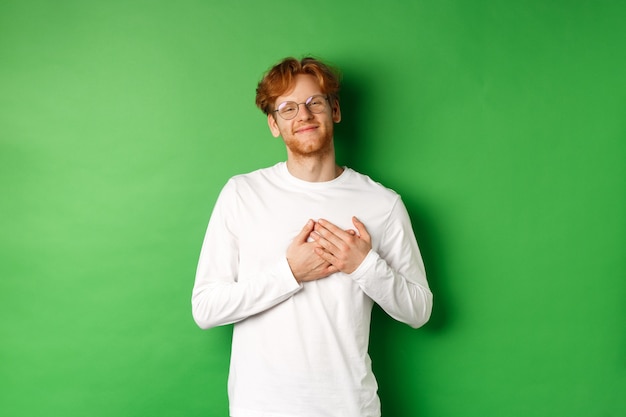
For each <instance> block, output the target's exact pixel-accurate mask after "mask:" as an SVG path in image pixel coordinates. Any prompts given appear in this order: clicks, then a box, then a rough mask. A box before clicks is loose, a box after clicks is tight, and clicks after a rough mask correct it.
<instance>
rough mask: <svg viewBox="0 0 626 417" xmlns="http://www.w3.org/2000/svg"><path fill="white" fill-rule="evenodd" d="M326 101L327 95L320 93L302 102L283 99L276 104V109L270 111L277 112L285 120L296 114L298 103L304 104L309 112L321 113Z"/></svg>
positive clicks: (298, 107) (298, 108)
mask: <svg viewBox="0 0 626 417" xmlns="http://www.w3.org/2000/svg"><path fill="white" fill-rule="evenodd" d="M326 101H328V97H326V96H322V95H316V96H311V97H309V98H307V99H306V101H305V102H304V103H296V102H295V101H285V102H284V103H280V104H279V105H278V109H276V110H274V111H273V112H272V113H278V114H279V115H280V117H282V118H283V119H285V120H291V119H293V118H294V117H296V116H297V115H298V111H299V110H300V104H304V105H305V106H306V108H307V109H308V110H309V111H310V112H311V113H315V114H317V113H321V112H323V111H324V109H326Z"/></svg>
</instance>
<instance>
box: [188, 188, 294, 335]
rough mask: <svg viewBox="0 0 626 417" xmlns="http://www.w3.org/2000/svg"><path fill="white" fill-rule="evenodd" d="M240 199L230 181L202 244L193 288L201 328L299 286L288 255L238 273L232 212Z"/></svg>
mask: <svg viewBox="0 0 626 417" xmlns="http://www.w3.org/2000/svg"><path fill="white" fill-rule="evenodd" d="M236 204H237V193H236V188H235V186H234V183H233V182H232V181H230V182H229V183H227V184H226V186H225V187H224V189H223V190H222V192H221V193H220V196H219V197H218V200H217V202H216V204H215V208H214V209H213V213H212V215H211V219H210V221H209V226H208V228H207V232H206V235H205V238H204V242H203V244H202V250H201V252H200V259H199V262H198V268H197V271H196V278H195V283H194V288H193V293H192V314H193V318H194V320H195V321H196V323H197V324H198V326H200V327H201V328H203V329H207V328H211V327H215V326H220V325H225V324H230V323H235V322H238V321H241V320H243V319H245V318H247V317H249V316H252V315H254V314H257V313H260V312H262V311H265V310H267V309H268V308H271V307H273V306H275V305H277V304H279V303H281V302H282V301H284V300H286V299H288V298H289V297H291V296H292V295H293V294H295V293H296V292H298V291H299V290H300V289H301V285H299V284H298V283H297V282H296V280H295V279H294V277H293V274H292V273H291V269H290V268H289V264H288V263H287V260H286V259H285V258H282V259H277V260H276V262H275V263H274V264H273V266H272V267H270V268H268V269H267V270H264V271H258V272H257V274H256V276H255V277H254V279H250V280H246V281H245V282H241V281H240V280H239V279H238V278H239V241H238V237H237V224H236V223H235V222H234V220H233V219H232V212H233V210H235V208H236Z"/></svg>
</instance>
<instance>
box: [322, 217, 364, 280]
mask: <svg viewBox="0 0 626 417" xmlns="http://www.w3.org/2000/svg"><path fill="white" fill-rule="evenodd" d="M352 223H353V224H354V226H355V227H356V232H355V231H354V230H342V229H340V228H339V227H337V226H335V225H334V224H332V223H331V222H329V221H327V220H324V219H320V220H319V221H318V222H317V223H316V224H315V228H314V231H313V233H311V237H312V238H313V240H314V241H315V242H316V243H318V245H319V247H318V248H316V249H315V252H316V253H317V254H318V255H319V256H320V257H321V258H322V259H324V260H325V261H326V262H328V263H329V264H331V265H333V266H334V267H335V268H337V269H338V270H339V271H341V272H344V273H346V274H351V273H352V272H354V271H355V270H356V269H357V268H358V267H359V265H361V262H363V260H364V259H365V257H366V256H367V254H368V252H369V251H370V249H372V239H371V237H370V235H369V233H367V229H366V228H365V225H364V224H363V223H361V221H360V220H359V219H357V218H356V217H352Z"/></svg>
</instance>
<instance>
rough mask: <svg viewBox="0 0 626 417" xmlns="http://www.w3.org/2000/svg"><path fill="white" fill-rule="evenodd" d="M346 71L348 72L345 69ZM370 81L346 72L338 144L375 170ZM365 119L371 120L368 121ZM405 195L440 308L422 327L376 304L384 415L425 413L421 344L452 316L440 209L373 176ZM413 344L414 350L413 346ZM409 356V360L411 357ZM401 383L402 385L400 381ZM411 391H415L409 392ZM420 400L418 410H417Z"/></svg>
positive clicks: (374, 339)
mask: <svg viewBox="0 0 626 417" xmlns="http://www.w3.org/2000/svg"><path fill="white" fill-rule="evenodd" d="M344 74H347V73H346V72H345V71H344ZM368 85H372V84H371V82H369V81H367V80H363V79H360V78H359V76H358V75H357V74H353V73H350V74H349V76H344V80H343V84H342V90H341V112H342V120H341V123H339V124H338V125H336V128H335V132H336V135H335V146H336V148H337V157H338V162H339V163H340V164H342V165H346V166H349V167H351V168H354V169H355V170H357V171H359V172H361V173H364V174H369V172H368V171H371V170H368V163H367V161H371V160H373V159H375V158H372V157H371V155H368V148H369V147H368V145H367V142H368V140H375V138H371V137H370V136H369V135H367V134H366V132H365V131H363V129H364V128H367V126H368V123H367V120H369V118H371V117H372V115H370V114H368V113H369V112H375V111H376V109H373V108H368V109H364V108H363V106H362V103H370V102H372V100H368V99H367V86H368ZM364 121H365V122H364ZM376 171H377V172H384V167H376ZM373 179H374V180H376V181H380V182H381V183H383V184H384V185H385V186H387V187H390V188H392V189H394V190H395V191H397V192H398V193H399V194H401V195H402V200H403V201H404V204H405V205H406V207H407V210H408V212H409V216H410V217H411V221H412V224H413V230H414V232H415V235H416V237H417V240H418V244H419V247H420V250H421V253H422V257H423V259H424V264H425V266H426V273H427V276H428V282H429V285H430V288H431V290H432V292H433V294H434V308H433V313H432V315H431V318H430V320H429V322H428V323H427V324H426V325H425V326H424V327H423V328H422V329H419V330H414V329H412V328H410V327H409V326H407V325H405V324H403V323H400V322H397V321H395V320H394V319H392V318H390V317H389V316H388V315H387V314H386V313H385V312H384V311H383V310H382V309H381V308H380V307H378V306H375V307H374V310H373V313H372V325H371V337H370V356H371V358H372V366H373V367H374V372H375V374H376V378H377V380H378V384H379V395H380V398H381V402H382V410H383V415H384V416H402V415H414V414H419V408H421V407H419V403H420V398H419V393H420V392H421V390H420V386H422V385H423V384H427V383H428V382H427V381H425V380H423V377H422V376H421V375H418V374H417V372H415V370H416V369H417V368H419V367H418V366H414V365H416V364H417V363H418V362H420V361H422V360H425V361H426V360H428V358H424V357H423V356H422V355H421V354H420V349H419V343H420V340H421V339H423V336H424V334H425V333H428V334H430V335H432V334H433V333H439V332H441V331H443V329H444V327H446V323H447V321H448V311H449V309H448V306H447V305H446V297H445V294H444V292H445V291H444V288H443V285H442V283H441V282H440V276H441V275H440V271H441V270H442V267H443V265H442V260H443V259H444V256H443V253H442V251H443V249H442V248H443V245H442V244H441V242H440V240H439V234H438V233H437V226H436V224H437V223H436V213H434V212H432V211H429V210H428V207H427V204H426V203H420V202H419V200H420V199H419V195H416V191H415V190H410V189H400V188H396V187H394V184H393V183H389V182H387V181H386V180H385V178H373ZM407 349H409V350H408V351H407ZM405 358H406V360H405ZM399 385H401V386H399ZM407 393H409V394H410V395H407ZM416 404H417V407H418V409H416Z"/></svg>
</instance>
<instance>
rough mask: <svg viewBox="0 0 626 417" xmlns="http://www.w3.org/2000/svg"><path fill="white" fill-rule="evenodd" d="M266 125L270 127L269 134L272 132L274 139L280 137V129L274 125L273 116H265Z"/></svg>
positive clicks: (276, 124)
mask: <svg viewBox="0 0 626 417" xmlns="http://www.w3.org/2000/svg"><path fill="white" fill-rule="evenodd" d="M267 125H268V126H269V127H270V132H272V136H274V137H275V138H277V137H279V136H280V129H279V128H278V123H276V119H275V118H274V115H272V114H268V115H267Z"/></svg>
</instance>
